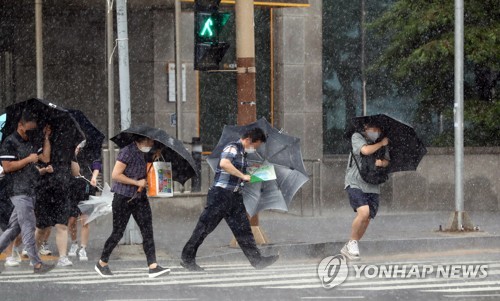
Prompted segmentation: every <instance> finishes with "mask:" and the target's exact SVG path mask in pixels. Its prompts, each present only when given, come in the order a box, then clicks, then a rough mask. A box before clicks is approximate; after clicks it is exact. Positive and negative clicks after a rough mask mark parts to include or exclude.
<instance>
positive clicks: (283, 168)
mask: <svg viewBox="0 0 500 301" xmlns="http://www.w3.org/2000/svg"><path fill="white" fill-rule="evenodd" d="M255 127H259V128H261V129H262V130H264V132H265V133H266V134H267V142H266V143H262V144H261V146H260V147H259V148H258V149H257V151H256V152H255V153H253V154H248V157H247V158H248V161H249V164H252V163H258V164H272V165H274V169H275V173H276V179H275V180H270V181H265V182H257V183H245V186H244V188H243V200H244V203H245V208H246V209H247V212H248V213H249V214H250V215H252V216H253V215H255V214H257V213H258V212H259V211H261V210H265V209H277V210H282V211H288V206H289V205H290V203H291V201H292V199H293V196H294V195H295V193H296V192H297V191H298V190H299V189H300V187H302V185H304V184H305V183H306V182H307V180H309V176H308V175H307V172H306V169H305V167H304V161H303V160H302V153H301V150H300V139H299V138H296V137H292V136H289V135H286V134H283V133H281V132H280V131H278V130H277V129H275V128H273V127H272V126H271V124H269V122H267V120H266V119H265V118H261V119H259V120H258V121H256V122H254V123H251V124H249V125H245V126H228V125H226V126H225V127H224V129H223V131H222V136H221V138H220V139H219V142H218V144H217V146H216V147H215V149H214V151H213V152H212V154H211V155H210V156H209V157H208V159H207V161H208V164H209V165H210V167H211V168H212V169H213V170H214V171H215V170H216V169H217V165H218V164H219V160H220V154H221V152H222V150H223V149H224V147H225V146H226V145H227V144H228V143H230V142H233V141H237V140H238V139H239V138H240V137H241V136H242V135H243V134H244V133H245V132H246V131H247V130H249V129H252V128H255Z"/></svg>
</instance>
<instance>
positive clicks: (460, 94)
mask: <svg viewBox="0 0 500 301" xmlns="http://www.w3.org/2000/svg"><path fill="white" fill-rule="evenodd" d="M463 107H464V3H463V0H455V108H454V114H455V124H454V126H455V207H456V208H455V209H456V211H457V215H458V216H457V221H458V225H457V226H458V229H459V230H461V229H462V225H463V221H462V215H463V211H464V192H463V170H464V121H463V115H464V108H463Z"/></svg>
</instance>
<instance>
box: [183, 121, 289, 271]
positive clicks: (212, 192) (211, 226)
mask: <svg viewBox="0 0 500 301" xmlns="http://www.w3.org/2000/svg"><path fill="white" fill-rule="evenodd" d="M265 142H266V135H265V133H264V131H263V130H262V129H260V128H253V129H250V130H248V131H247V132H246V133H244V134H243V135H242V137H241V139H239V140H238V141H234V142H231V143H229V144H228V145H227V146H226V147H225V148H224V150H223V152H222V153H221V156H220V161H219V164H218V167H217V170H216V172H215V178H214V183H213V185H212V187H211V188H210V189H209V191H208V195H207V205H206V207H205V210H204V211H203V213H202V214H201V216H200V218H199V220H198V224H197V225H196V227H195V229H194V230H193V234H192V235H191V238H190V239H189V241H188V242H187V243H186V245H185V246H184V249H183V250H182V257H181V259H182V261H181V265H182V266H183V267H184V268H186V269H188V270H190V271H203V268H202V267H200V266H199V265H198V264H196V253H197V251H198V248H199V247H200V245H201V244H202V243H203V241H204V240H205V238H206V237H207V236H208V234H210V233H212V231H213V230H215V228H216V227H217V225H219V223H220V222H221V220H222V219H225V220H226V222H227V224H228V226H229V228H231V231H232V232H233V234H234V236H235V237H236V240H237V241H238V244H239V245H240V247H241V249H242V250H243V253H245V256H246V257H247V258H248V260H249V261H250V263H251V264H252V266H254V267H255V268H256V269H263V268H265V267H267V266H269V265H271V264H273V263H274V262H275V261H276V260H278V258H279V256H278V255H273V256H262V255H261V253H260V251H259V249H258V248H257V245H256V243H255V239H254V237H253V233H252V230H251V227H250V222H249V220H248V217H247V214H246V210H245V205H244V204H243V196H242V195H241V189H242V184H243V182H249V181H250V175H247V174H245V172H246V168H247V166H248V164H247V159H246V155H247V153H253V152H255V150H256V149H257V148H259V146H260V145H261V144H262V143H265Z"/></svg>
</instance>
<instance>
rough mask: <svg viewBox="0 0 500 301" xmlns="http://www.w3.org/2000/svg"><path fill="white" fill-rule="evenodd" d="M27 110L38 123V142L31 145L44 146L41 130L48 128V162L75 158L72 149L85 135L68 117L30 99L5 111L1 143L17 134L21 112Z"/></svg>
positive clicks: (56, 107) (36, 99)
mask: <svg viewBox="0 0 500 301" xmlns="http://www.w3.org/2000/svg"><path fill="white" fill-rule="evenodd" d="M24 110H27V111H28V112H30V113H31V114H32V115H34V116H35V117H36V118H37V120H38V133H39V134H38V135H37V136H38V139H37V141H33V143H35V145H36V146H37V147H41V146H42V144H43V133H42V130H43V127H44V126H45V125H46V124H49V125H51V128H52V136H51V149H52V154H51V162H60V161H64V162H69V161H70V160H71V159H72V158H73V157H74V152H75V148H76V146H77V145H78V143H80V142H81V141H82V140H84V139H85V135H84V133H83V132H82V130H81V129H80V126H79V125H78V123H77V122H76V120H75V119H74V118H73V116H71V114H70V113H69V112H68V111H67V110H66V109H64V108H62V107H59V106H57V105H55V104H53V103H51V102H48V101H46V100H43V99H38V98H31V99H28V100H26V101H23V102H18V103H15V104H12V105H10V106H8V107H6V108H5V111H6V115H7V120H6V121H5V124H4V126H3V128H2V130H1V131H2V139H4V138H5V137H7V136H8V135H10V134H12V133H13V132H15V131H16V130H17V124H18V122H19V120H20V119H21V115H22V112H23V111H24Z"/></svg>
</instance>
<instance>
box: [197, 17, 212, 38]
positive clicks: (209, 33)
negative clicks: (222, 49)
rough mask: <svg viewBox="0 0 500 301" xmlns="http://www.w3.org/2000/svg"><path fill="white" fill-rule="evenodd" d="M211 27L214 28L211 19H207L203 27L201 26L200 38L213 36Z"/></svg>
mask: <svg viewBox="0 0 500 301" xmlns="http://www.w3.org/2000/svg"><path fill="white" fill-rule="evenodd" d="M213 26H214V21H212V18H208V19H207V20H206V21H205V25H203V29H202V30H201V32H200V36H202V37H205V36H208V37H212V36H213V35H214V31H213Z"/></svg>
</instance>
